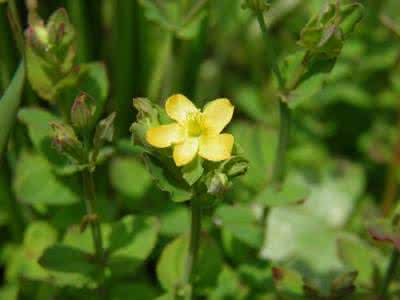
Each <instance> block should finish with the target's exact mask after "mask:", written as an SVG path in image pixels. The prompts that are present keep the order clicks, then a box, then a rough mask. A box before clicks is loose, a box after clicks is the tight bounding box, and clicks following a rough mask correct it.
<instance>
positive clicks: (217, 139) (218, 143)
mask: <svg viewBox="0 0 400 300" xmlns="http://www.w3.org/2000/svg"><path fill="white" fill-rule="evenodd" d="M233 141H234V138H233V135H231V134H228V133H224V134H219V135H216V136H207V135H204V136H202V137H201V138H200V148H199V155H200V156H201V157H203V158H205V159H207V160H211V161H221V160H225V159H228V158H230V157H231V153H232V148H233Z"/></svg>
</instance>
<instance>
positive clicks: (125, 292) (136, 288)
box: [109, 282, 159, 300]
mask: <svg viewBox="0 0 400 300" xmlns="http://www.w3.org/2000/svg"><path fill="white" fill-rule="evenodd" d="M158 294H159V293H158V291H157V290H156V289H155V288H154V287H153V286H151V285H150V284H148V283H136V282H135V283H120V284H117V285H114V286H112V287H111V291H110V296H109V297H110V298H109V300H126V299H129V298H131V297H132V295H135V298H137V299H140V300H154V299H155V298H156V297H157V295H158Z"/></svg>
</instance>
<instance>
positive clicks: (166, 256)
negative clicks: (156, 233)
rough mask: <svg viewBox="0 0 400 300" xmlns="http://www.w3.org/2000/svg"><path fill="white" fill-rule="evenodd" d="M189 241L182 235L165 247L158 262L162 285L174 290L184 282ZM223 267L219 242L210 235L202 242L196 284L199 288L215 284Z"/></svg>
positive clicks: (158, 275) (158, 273)
mask: <svg viewBox="0 0 400 300" xmlns="http://www.w3.org/2000/svg"><path fill="white" fill-rule="evenodd" d="M188 247H189V241H188V239H187V238H186V237H184V236H182V237H179V238H177V239H175V240H173V241H172V242H171V243H169V244H168V245H167V246H165V248H164V249H163V251H162V253H161V257H160V259H159V261H158V263H157V277H158V280H159V281H160V283H161V285H162V287H163V288H164V289H166V290H171V291H173V290H174V289H175V288H177V287H178V286H180V285H181V284H182V279H183V273H184V268H185V261H186V257H187V252H188ZM221 269H222V256H221V252H220V249H219V248H218V246H217V244H216V243H215V242H214V240H212V239H211V238H210V237H204V238H202V239H201V242H200V249H199V255H198V261H197V266H196V270H197V274H196V276H195V278H196V282H195V285H196V287H197V288H198V289H199V290H202V289H206V288H211V287H213V286H214V285H215V283H216V281H217V278H218V274H219V272H220V271H221Z"/></svg>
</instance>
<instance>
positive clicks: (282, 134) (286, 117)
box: [273, 101, 290, 185]
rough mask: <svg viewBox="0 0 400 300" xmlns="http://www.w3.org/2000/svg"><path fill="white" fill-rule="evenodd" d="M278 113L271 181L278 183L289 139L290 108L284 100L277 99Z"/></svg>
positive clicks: (283, 173) (284, 163) (284, 165)
mask: <svg viewBox="0 0 400 300" xmlns="http://www.w3.org/2000/svg"><path fill="white" fill-rule="evenodd" d="M279 115H280V127H279V140H278V148H277V151H276V156H275V163H274V170H273V182H274V183H276V184H278V185H279V184H281V183H282V181H283V179H284V176H285V171H286V153H287V150H288V144H289V139H290V109H289V107H288V104H287V103H286V102H283V101H279Z"/></svg>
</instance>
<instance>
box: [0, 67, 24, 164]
mask: <svg viewBox="0 0 400 300" xmlns="http://www.w3.org/2000/svg"><path fill="white" fill-rule="evenodd" d="M24 83H25V66H24V62H22V63H20V65H19V67H18V70H17V72H16V73H15V75H14V78H13V80H12V81H11V84H10V85H9V86H8V88H7V90H6V91H5V93H4V95H3V96H2V97H1V99H0V128H1V131H0V157H1V155H2V153H3V151H4V149H5V148H6V146H7V141H8V136H9V134H10V132H11V130H12V128H13V126H14V122H15V117H16V115H17V111H18V107H19V104H20V102H21V95H22V90H23V87H24Z"/></svg>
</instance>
